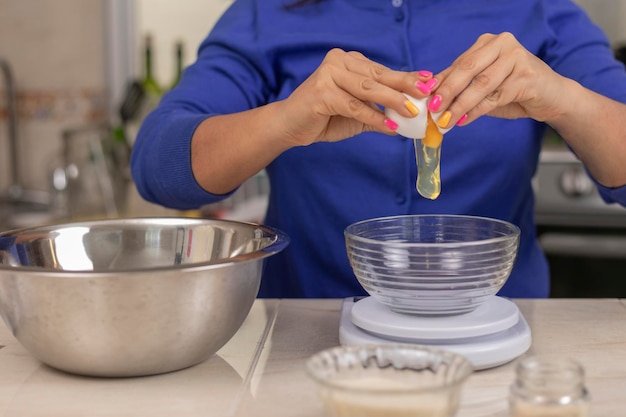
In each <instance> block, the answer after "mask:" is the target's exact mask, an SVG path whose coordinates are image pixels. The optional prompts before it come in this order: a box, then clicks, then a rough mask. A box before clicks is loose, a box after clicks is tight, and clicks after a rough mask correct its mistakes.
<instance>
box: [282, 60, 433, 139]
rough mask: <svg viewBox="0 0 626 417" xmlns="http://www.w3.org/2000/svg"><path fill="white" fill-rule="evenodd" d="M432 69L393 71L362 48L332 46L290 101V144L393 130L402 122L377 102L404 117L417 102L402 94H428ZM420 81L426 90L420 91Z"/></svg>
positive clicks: (286, 109) (286, 108) (285, 118)
mask: <svg viewBox="0 0 626 417" xmlns="http://www.w3.org/2000/svg"><path fill="white" fill-rule="evenodd" d="M431 78H432V74H431V73H430V72H428V71H418V72H412V73H407V72H400V71H393V70H391V69H389V68H387V67H385V66H383V65H380V64H378V63H375V62H373V61H371V60H369V59H367V58H366V57H365V56H363V55H362V54H360V53H358V52H345V51H342V50H340V49H333V50H331V51H329V52H328V54H327V55H326V57H325V58H324V60H323V61H322V63H321V64H320V66H319V67H318V68H317V69H316V70H315V71H314V72H313V74H311V76H310V77H309V78H307V79H306V80H305V81H304V82H303V83H302V84H301V85H300V86H299V87H298V88H297V89H296V90H295V91H294V92H293V93H292V94H291V95H290V96H289V98H287V99H286V100H283V101H282V102H281V103H282V110H283V111H281V112H280V114H281V116H282V118H281V123H282V126H283V127H284V131H283V133H284V137H285V139H286V140H288V141H289V142H290V145H291V146H299V145H308V144H310V143H313V142H321V141H325V142H334V141H339V140H342V139H346V138H349V137H352V136H354V135H356V134H359V133H361V132H365V131H378V132H382V133H386V134H393V133H394V130H395V129H396V128H397V125H396V124H395V122H394V121H392V120H389V119H386V118H385V115H384V113H383V111H382V110H381V109H380V108H378V107H377V106H376V105H380V106H383V107H389V108H392V109H394V110H395V111H397V112H398V113H399V114H400V115H403V116H405V117H412V116H415V115H416V113H415V111H416V110H415V108H414V106H413V105H412V104H411V103H410V102H409V101H408V100H407V99H406V97H405V96H404V95H403V94H402V92H405V93H407V94H409V95H412V96H415V97H416V98H421V97H425V96H426V94H427V93H429V92H430V91H428V89H426V90H425V89H424V88H423V86H424V84H425V83H427V81H428V80H429V79H431ZM418 83H420V84H419V85H420V86H422V90H425V91H421V90H420V89H418V87H417V86H418Z"/></svg>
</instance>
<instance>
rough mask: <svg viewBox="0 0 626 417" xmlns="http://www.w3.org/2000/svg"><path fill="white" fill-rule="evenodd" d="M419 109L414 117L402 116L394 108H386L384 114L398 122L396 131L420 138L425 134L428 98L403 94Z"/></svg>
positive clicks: (403, 134)
mask: <svg viewBox="0 0 626 417" xmlns="http://www.w3.org/2000/svg"><path fill="white" fill-rule="evenodd" d="M404 96H405V97H406V98H407V99H408V100H410V101H411V102H412V103H413V104H415V106H416V107H417V108H418V109H419V111H420V113H419V114H418V115H417V116H415V117H403V116H400V114H398V112H396V111H395V110H392V109H389V108H386V109H385V116H387V118H389V119H391V120H393V121H394V122H396V123H397V124H398V128H397V129H396V132H397V133H398V134H399V135H402V136H404V137H407V138H411V139H421V138H423V137H424V135H425V134H426V123H428V107H427V106H428V98H427V97H426V98H421V99H418V98H415V97H411V96H409V95H408V94H405V95H404Z"/></svg>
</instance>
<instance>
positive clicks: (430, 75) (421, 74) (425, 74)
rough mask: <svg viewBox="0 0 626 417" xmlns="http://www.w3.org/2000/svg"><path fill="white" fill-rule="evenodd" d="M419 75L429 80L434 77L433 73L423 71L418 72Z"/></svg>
mask: <svg viewBox="0 0 626 417" xmlns="http://www.w3.org/2000/svg"><path fill="white" fill-rule="evenodd" d="M417 75H419V76H420V77H424V78H429V77H432V76H433V73H432V72H430V71H426V70H422V71H417Z"/></svg>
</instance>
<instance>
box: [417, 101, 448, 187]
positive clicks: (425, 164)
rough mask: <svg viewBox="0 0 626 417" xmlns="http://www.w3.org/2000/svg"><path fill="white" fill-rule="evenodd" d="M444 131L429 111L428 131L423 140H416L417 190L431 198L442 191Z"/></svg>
mask: <svg viewBox="0 0 626 417" xmlns="http://www.w3.org/2000/svg"><path fill="white" fill-rule="evenodd" d="M442 141H443V133H441V132H440V131H439V128H438V127H437V124H436V123H435V121H434V120H433V119H432V117H431V116H430V113H428V122H427V124H426V133H425V135H424V138H422V140H421V141H420V140H417V139H415V140H414V145H415V159H416V162H417V181H416V184H415V187H416V188H417V192H418V193H420V195H421V196H423V197H425V198H429V199H431V200H434V199H436V198H437V197H439V194H440V193H441V178H440V168H439V157H440V155H441V142H442Z"/></svg>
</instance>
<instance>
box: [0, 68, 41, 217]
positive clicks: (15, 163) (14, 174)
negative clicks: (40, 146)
mask: <svg viewBox="0 0 626 417" xmlns="http://www.w3.org/2000/svg"><path fill="white" fill-rule="evenodd" d="M0 72H1V73H2V76H3V78H4V85H5V93H6V94H5V95H6V99H5V101H6V108H7V137H8V140H9V152H8V154H9V155H8V156H9V161H8V165H9V167H10V176H11V184H10V186H9V189H8V190H7V191H6V192H5V193H3V194H0V202H8V203H32V204H39V205H47V204H49V196H48V193H46V192H44V191H34V190H29V191H27V190H25V189H24V188H23V187H22V185H21V180H20V166H19V161H20V159H19V152H18V132H17V106H16V100H15V84H14V80H13V72H12V71H11V66H10V65H9V62H8V61H7V60H6V59H4V58H2V57H0Z"/></svg>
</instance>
